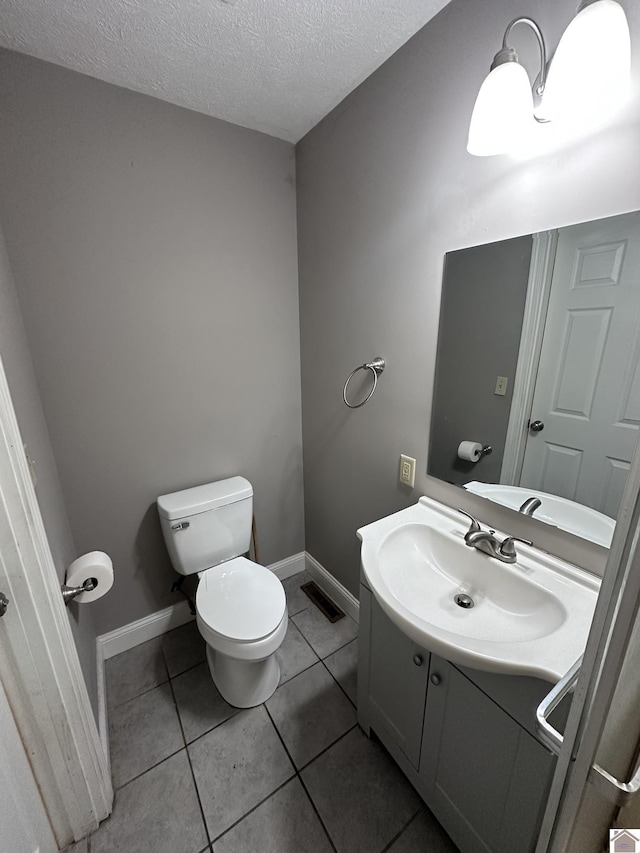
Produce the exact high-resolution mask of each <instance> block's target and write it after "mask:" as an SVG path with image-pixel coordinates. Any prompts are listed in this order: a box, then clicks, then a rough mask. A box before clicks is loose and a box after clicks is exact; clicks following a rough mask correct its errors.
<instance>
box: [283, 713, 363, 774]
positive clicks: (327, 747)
mask: <svg viewBox="0 0 640 853" xmlns="http://www.w3.org/2000/svg"><path fill="white" fill-rule="evenodd" d="M357 728H358V723H357V721H356V722H355V723H354V724H353V725H352V726H349V728H348V729H347V730H346V732H342V734H341V735H340V737H337V738H336V739H335V740H334V741H332V742H331V743H330V744H329V746H325V748H324V749H322V750H320V752H319V753H318V754H317V755H314V756H313V758H312V759H310V760H309V761H307V763H306V764H303V765H302V767H301V768H300V770H298V773H302V771H303V770H306V769H307V767H309V765H311V764H313V762H314V761H315V760H316V759H317V758H320V756H321V755H324V754H325V752H328V750H330V749H331V747H333V746H335V745H336V744H337V743H338V741H340V740H342V738H343V737H346V736H347V735H348V734H349V732H352V731H353V730H354V729H357Z"/></svg>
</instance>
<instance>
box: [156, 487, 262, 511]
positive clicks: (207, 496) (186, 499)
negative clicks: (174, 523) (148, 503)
mask: <svg viewBox="0 0 640 853" xmlns="http://www.w3.org/2000/svg"><path fill="white" fill-rule="evenodd" d="M252 495H253V488H252V486H251V483H250V482H249V481H248V480H245V478H244V477H230V478H229V479H228V480H218V481H217V482H216V483H206V484H205V485H204V486H194V488H192V489H183V490H182V491H181V492H173V493H172V494H170V495H161V496H160V497H159V498H158V512H159V513H160V515H161V516H163V517H164V518H168V519H170V520H173V519H175V518H184V517H185V516H187V515H197V514H198V513H200V512H207V510H210V509H215V508H216V507H220V506H226V505H227V504H232V503H235V502H236V501H243V500H246V498H250V497H251V496H252Z"/></svg>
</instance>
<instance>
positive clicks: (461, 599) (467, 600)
mask: <svg viewBox="0 0 640 853" xmlns="http://www.w3.org/2000/svg"><path fill="white" fill-rule="evenodd" d="M453 600H454V601H455V603H456V604H457V605H458V607H464V609H465V610H469V609H470V608H471V607H473V605H474V604H475V601H474V600H473V598H471V596H470V595H465V594H464V593H458V595H456V596H454V598H453Z"/></svg>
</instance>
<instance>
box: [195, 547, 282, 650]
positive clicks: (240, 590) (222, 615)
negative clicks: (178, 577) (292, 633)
mask: <svg viewBox="0 0 640 853" xmlns="http://www.w3.org/2000/svg"><path fill="white" fill-rule="evenodd" d="M196 609H197V611H198V616H199V617H200V619H202V621H203V622H205V623H206V624H207V625H208V626H209V628H211V630H212V631H215V632H216V633H217V634H222V635H224V636H225V637H229V638H230V639H232V640H238V641H239V642H251V641H252V640H261V639H262V638H263V637H266V636H267V635H268V634H271V633H272V632H273V631H275V629H276V628H277V627H278V625H279V624H280V622H281V621H282V617H283V616H284V613H285V609H286V599H285V594H284V587H283V586H282V584H281V582H280V580H279V579H278V578H277V577H276V576H275V575H274V574H273V572H270V571H269V569H265V567H264V566H260V565H258V564H257V563H252V562H251V561H250V560H247V559H246V558H245V557H237V558H236V559H235V560H229V561H228V562H226V563H222V564H221V565H219V566H214V567H213V568H212V569H207V570H206V572H203V573H202V575H201V576H200V583H199V584H198V589H197V590H196Z"/></svg>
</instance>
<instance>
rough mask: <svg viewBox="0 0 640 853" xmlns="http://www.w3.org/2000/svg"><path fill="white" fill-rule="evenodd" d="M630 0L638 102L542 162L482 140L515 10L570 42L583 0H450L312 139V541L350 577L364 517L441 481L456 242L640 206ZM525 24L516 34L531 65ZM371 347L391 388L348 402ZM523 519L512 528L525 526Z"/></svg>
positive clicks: (302, 238) (304, 276) (304, 153)
mask: <svg viewBox="0 0 640 853" xmlns="http://www.w3.org/2000/svg"><path fill="white" fill-rule="evenodd" d="M624 5H625V7H626V10H627V14H628V17H629V20H630V24H631V27H632V39H633V42H634V45H635V49H636V56H635V66H634V75H635V81H634V82H635V87H634V88H635V93H636V94H635V98H636V100H635V101H634V102H633V103H631V104H630V105H628V106H627V107H626V108H625V110H624V111H623V113H621V114H620V116H619V117H618V118H617V119H616V121H615V122H613V123H610V124H608V125H607V126H606V127H605V128H603V129H602V130H600V131H599V132H595V133H593V134H592V135H591V136H590V137H589V138H587V139H585V140H574V141H573V142H571V143H570V144H566V145H565V146H564V147H562V148H560V149H559V150H557V151H555V152H553V153H550V154H548V155H546V156H539V157H533V158H530V159H528V160H527V159H522V160H517V159H515V158H512V157H508V156H503V157H493V158H477V157H471V156H470V155H469V154H467V152H466V141H467V133H468V128H469V118H470V116H471V111H472V108H473V104H474V100H475V97H476V94H477V91H478V88H479V87H480V83H481V81H482V79H483V78H484V76H485V75H486V74H487V72H488V67H489V64H490V62H491V60H492V58H493V56H494V54H495V52H496V51H497V50H498V48H499V47H500V44H501V39H502V35H503V33H504V29H505V27H506V26H507V24H508V23H509V21H510V20H512V19H513V18H514V17H515V16H516V15H517V14H518V13H526V14H528V15H531V16H532V17H533V18H535V19H536V20H537V21H538V23H539V24H540V25H541V27H542V29H543V31H544V33H545V36H546V37H547V39H548V41H549V44H550V45H551V46H555V45H556V44H557V43H558V40H559V37H560V34H561V33H562V31H563V29H564V28H565V27H566V25H567V23H568V22H569V21H570V19H571V18H572V16H573V15H574V13H575V2H574V0H528V2H527V4H526V5H524V6H522V7H520V6H518V4H514V2H513V0H483V2H482V3H478V2H474V0H453V2H452V3H451V4H450V5H448V6H447V7H445V9H444V10H443V11H442V12H441V13H440V14H439V15H438V16H437V17H436V18H435V19H434V20H433V21H431V22H430V23H429V24H428V25H427V26H426V27H425V28H424V29H423V30H422V31H421V32H420V33H418V34H417V35H416V36H415V37H414V38H413V39H412V40H411V41H410V42H408V43H407V44H406V45H405V46H404V47H403V48H401V50H399V51H398V52H397V53H396V54H395V55H394V56H393V57H391V59H389V60H388V61H387V62H386V63H385V65H383V66H382V67H381V68H380V69H379V70H378V71H377V72H376V73H375V74H373V75H372V76H371V77H370V78H369V79H368V80H366V81H365V82H364V83H363V84H362V85H361V86H360V87H359V88H358V89H357V90H355V92H353V93H352V94H351V95H350V96H349V97H348V98H346V100H345V101H343V103H342V104H340V106H338V107H337V108H336V109H335V110H334V111H333V112H332V113H331V114H330V115H329V116H328V117H327V118H326V119H324V120H323V121H322V122H321V123H320V124H319V125H318V126H317V127H316V128H314V130H313V131H311V133H309V134H308V135H307V136H306V137H305V138H304V139H303V140H302V142H301V143H299V145H298V149H297V177H298V233H299V243H298V250H299V275H300V317H301V339H302V387H303V389H304V394H303V437H304V472H305V521H306V543H307V550H308V551H309V552H310V553H311V554H313V556H314V557H316V559H318V560H319V561H320V562H321V563H323V565H324V566H325V567H326V568H327V569H329V570H330V571H331V572H333V573H334V574H335V576H336V577H337V578H338V579H339V580H340V581H341V582H342V583H344V584H345V585H346V586H347V587H348V588H349V589H350V590H351V591H352V592H353V593H357V589H358V569H359V547H358V545H359V543H358V541H357V539H356V536H355V530H356V528H358V527H359V526H361V525H363V524H366V523H368V522H371V521H373V520H374V519H376V518H379V517H381V516H383V515H386V514H388V513H390V512H394V511H396V510H398V509H401V508H402V507H403V506H406V505H408V504H411V503H414V502H415V501H416V499H417V498H418V496H419V495H420V494H423V493H425V492H426V493H429V492H431V493H434V492H435V491H436V486H437V482H436V481H434V480H432V479H431V478H429V477H427V475H426V473H425V472H426V467H427V447H428V434H429V422H430V414H431V397H432V391H433V377H434V363H435V354H436V341H437V331H438V314H439V304H440V285H441V278H442V266H443V259H444V255H445V253H446V252H448V251H451V250H453V249H458V248H462V247H465V246H473V245H477V244H480V243H487V242H492V241H494V240H502V239H505V238H508V237H513V236H517V235H519V234H526V233H531V232H534V231H542V230H545V229H548V228H552V227H559V226H562V225H567V224H570V223H573V222H576V221H583V220H590V219H596V218H599V217H602V216H609V215H612V214H616V213H621V212H626V211H629V210H633V209H636V208H638V207H640V158H639V157H638V151H639V150H640V106H639V104H638V100H637V98H638V91H639V90H640V73H639V72H640V63H639V62H638V56H637V49H638V46H639V45H640V7H639V6H638V4H633V3H629V2H627V3H625V4H624ZM522 30H523V32H514V34H513V42H514V46H515V47H516V49H517V50H518V52H519V53H520V55H521V57H522V61H523V62H524V63H525V64H526V65H527V67H530V68H534V67H535V62H536V56H535V47H534V44H533V42H534V40H533V39H531V37H530V33H528V32H527V31H526V30H525V28H522ZM374 355H381V356H383V357H385V358H386V359H387V369H386V371H385V372H384V374H383V375H382V376H381V378H380V384H379V387H378V391H377V392H376V394H375V396H374V397H373V399H372V400H371V401H370V402H369V403H368V404H367V405H366V406H364V407H363V408H361V409H356V410H355V411H349V410H347V409H346V407H345V406H344V404H343V403H342V399H341V389H342V383H343V382H344V379H345V377H346V375H347V374H348V373H349V371H350V370H352V369H353V368H354V367H355V366H356V365H357V364H362V362H363V361H365V360H368V359H369V358H372V357H373V356H374ZM400 453H407V454H409V455H411V456H415V457H416V458H417V462H418V464H417V476H416V484H415V489H414V490H410V489H407V488H406V487H403V486H400V485H398V484H397V474H398V459H399V454H400ZM448 488H449V489H450V490H452V491H453V492H454V496H453V497H449V498H448V499H449V500H450V501H451V502H453V501H454V500H457V497H456V495H457V494H458V491H457V490H455V487H453V486H450V487H448ZM454 490H455V491H454ZM442 496H443V495H442V494H441V497H442ZM474 500H475V496H473V497H472V496H469V500H466V499H465V504H464V505H465V506H467V507H468V508H471V507H475V504H476V503H477V505H478V506H479V507H484V508H485V509H483V510H480V511H481V512H486V506H487V503H483V502H482V500H481V499H480V498H477V501H475V503H474ZM456 505H457V506H461V505H463V502H462V499H460V501H459V502H458V503H456ZM499 512H500V508H498V507H497V506H496V505H493V507H492V509H491V513H492V516H494V517H495V516H496V515H498V513H499ZM504 512H505V513H507V512H508V511H507V510H505V511H504ZM511 515H512V514H511ZM482 517H483V516H482V514H481V518H482ZM494 523H495V522H494ZM524 523H525V522H524V520H523V521H521V522H520V521H518V522H517V523H514V524H513V527H511V528H510V532H513V533H514V534H515V535H527V534H526V532H524V531H523V528H522V525H524ZM531 524H534V522H531ZM518 525H520V526H518ZM539 526H540V527H542V526H543V525H541V524H540V525H539ZM547 535H551V534H547ZM566 536H568V534H566V535H565V538H566ZM536 541H537V538H536ZM587 550H589V549H587Z"/></svg>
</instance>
